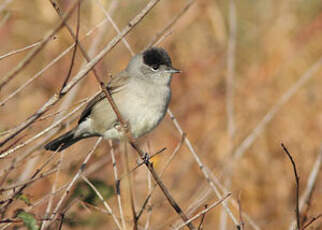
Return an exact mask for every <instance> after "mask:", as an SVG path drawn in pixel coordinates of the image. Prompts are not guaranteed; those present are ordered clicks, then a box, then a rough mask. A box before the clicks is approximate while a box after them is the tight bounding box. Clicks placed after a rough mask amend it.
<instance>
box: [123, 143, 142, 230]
mask: <svg viewBox="0 0 322 230" xmlns="http://www.w3.org/2000/svg"><path fill="white" fill-rule="evenodd" d="M123 145H124V151H123V153H124V158H123V159H124V161H123V162H124V164H125V173H126V174H127V176H126V182H127V185H128V186H127V187H128V188H129V191H128V192H129V194H130V203H131V212H132V220H133V230H137V229H138V221H137V219H136V210H135V203H134V193H133V182H132V179H133V178H132V177H131V175H132V174H130V173H129V172H130V166H129V155H128V151H127V142H125V141H124V143H123Z"/></svg>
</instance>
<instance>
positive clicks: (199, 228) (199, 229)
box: [198, 204, 208, 230]
mask: <svg viewBox="0 0 322 230" xmlns="http://www.w3.org/2000/svg"><path fill="white" fill-rule="evenodd" d="M207 208H208V205H207V204H206V205H205V209H207ZM206 214H207V213H204V214H202V216H201V220H200V224H199V226H198V230H202V229H203V222H204V220H205V217H206Z"/></svg>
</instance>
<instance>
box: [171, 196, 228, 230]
mask: <svg viewBox="0 0 322 230" xmlns="http://www.w3.org/2000/svg"><path fill="white" fill-rule="evenodd" d="M230 195H231V193H228V194H227V195H225V196H223V197H222V198H221V199H220V200H218V201H216V202H214V203H212V204H211V205H209V206H208V208H205V209H204V210H202V211H201V212H199V213H198V214H196V215H194V216H193V217H191V218H190V219H189V220H188V221H187V222H189V223H190V222H192V221H194V220H195V219H197V218H198V217H200V216H202V215H204V214H205V213H207V212H209V211H210V210H211V209H213V208H214V207H216V206H218V205H219V204H221V203H222V202H224V201H225V200H226V199H227V198H228V197H230ZM187 222H185V223H182V224H181V225H179V226H178V227H176V228H175V229H174V230H179V229H181V228H183V227H184V226H185V225H186V224H187Z"/></svg>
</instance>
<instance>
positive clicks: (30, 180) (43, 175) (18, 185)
mask: <svg viewBox="0 0 322 230" xmlns="http://www.w3.org/2000/svg"><path fill="white" fill-rule="evenodd" d="M55 172H57V168H54V169H51V170H48V171H46V172H44V173H41V174H39V176H38V177H33V178H31V179H29V180H27V181H23V182H20V183H17V184H14V185H10V186H8V187H5V188H0V193H1V192H4V191H8V190H11V189H15V188H17V187H20V186H26V185H29V184H31V183H33V182H35V181H38V180H39V179H41V178H44V177H47V176H49V175H51V174H53V173H55Z"/></svg>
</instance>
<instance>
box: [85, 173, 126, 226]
mask: <svg viewBox="0 0 322 230" xmlns="http://www.w3.org/2000/svg"><path fill="white" fill-rule="evenodd" d="M82 179H83V180H84V181H85V182H86V183H87V184H88V185H89V186H90V187H91V188H92V189H93V190H94V192H95V193H96V195H97V196H98V198H99V199H100V200H101V201H102V203H103V204H104V207H105V209H106V211H107V212H108V214H110V215H111V216H112V218H113V220H114V222H115V224H116V225H117V227H118V228H119V229H122V228H121V225H120V223H119V221H118V219H117V218H116V216H115V214H114V213H113V211H112V209H111V207H110V206H109V204H108V203H107V202H106V201H105V200H104V198H103V196H102V194H101V193H100V192H99V191H98V190H97V188H96V187H95V186H94V185H93V184H92V183H91V182H90V181H89V180H88V179H87V178H86V177H85V176H84V175H82Z"/></svg>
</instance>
